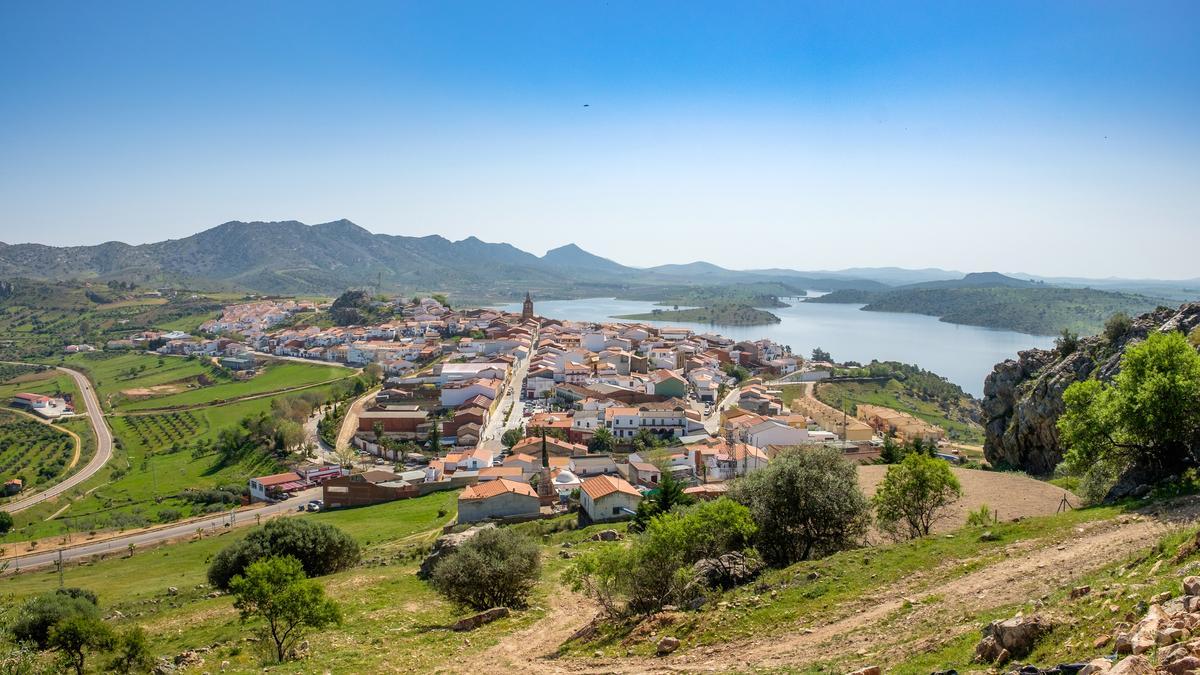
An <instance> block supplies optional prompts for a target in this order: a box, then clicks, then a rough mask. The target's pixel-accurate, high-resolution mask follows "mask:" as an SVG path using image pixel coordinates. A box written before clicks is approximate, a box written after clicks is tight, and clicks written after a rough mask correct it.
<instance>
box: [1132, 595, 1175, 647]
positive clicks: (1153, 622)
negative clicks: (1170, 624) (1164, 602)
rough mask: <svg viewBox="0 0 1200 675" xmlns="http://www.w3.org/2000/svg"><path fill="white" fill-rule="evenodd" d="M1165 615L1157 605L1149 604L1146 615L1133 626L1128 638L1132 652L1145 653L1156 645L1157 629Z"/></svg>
mask: <svg viewBox="0 0 1200 675" xmlns="http://www.w3.org/2000/svg"><path fill="white" fill-rule="evenodd" d="M1166 618H1167V617H1166V615H1165V614H1164V613H1163V610H1162V607H1160V606H1159V605H1150V607H1149V608H1148V609H1147V610H1146V617H1145V618H1143V619H1142V620H1141V621H1139V622H1138V623H1137V625H1135V626H1134V627H1133V630H1132V637H1131V638H1130V643H1131V648H1132V651H1133V653H1134V654H1145V653H1146V652H1148V651H1150V650H1151V649H1153V648H1154V647H1155V646H1157V645H1158V631H1159V628H1160V627H1161V625H1162V622H1163V620H1164V619H1166Z"/></svg>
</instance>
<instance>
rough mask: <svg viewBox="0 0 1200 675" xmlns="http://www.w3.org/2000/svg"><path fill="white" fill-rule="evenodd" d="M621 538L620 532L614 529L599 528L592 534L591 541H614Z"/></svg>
mask: <svg viewBox="0 0 1200 675" xmlns="http://www.w3.org/2000/svg"><path fill="white" fill-rule="evenodd" d="M620 538H621V533H620V532H617V531H616V530H600V531H599V532H597V533H596V534H593V535H592V541H616V540H618V539H620Z"/></svg>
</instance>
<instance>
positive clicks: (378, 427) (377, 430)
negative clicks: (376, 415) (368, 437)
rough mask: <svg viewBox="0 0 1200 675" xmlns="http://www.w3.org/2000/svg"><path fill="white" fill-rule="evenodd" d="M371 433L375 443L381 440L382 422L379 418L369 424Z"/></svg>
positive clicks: (382, 432)
mask: <svg viewBox="0 0 1200 675" xmlns="http://www.w3.org/2000/svg"><path fill="white" fill-rule="evenodd" d="M371 433H373V434H375V442H376V443H380V442H382V441H383V434H384V428H383V422H382V421H380V420H375V422H374V423H373V424H372V425H371Z"/></svg>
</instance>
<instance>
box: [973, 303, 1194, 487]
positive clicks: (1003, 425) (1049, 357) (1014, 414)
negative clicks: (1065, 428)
mask: <svg viewBox="0 0 1200 675" xmlns="http://www.w3.org/2000/svg"><path fill="white" fill-rule="evenodd" d="M1197 326H1200V303H1188V304H1185V305H1182V306H1180V307H1179V308H1178V309H1165V308H1164V309H1159V310H1157V311H1154V312H1150V313H1148V314H1143V315H1142V316H1139V317H1138V318H1136V319H1134V320H1133V324H1132V326H1131V327H1130V329H1129V330H1128V331H1126V333H1125V334H1124V335H1122V336H1120V337H1119V338H1118V339H1116V340H1114V341H1111V342H1110V341H1109V339H1108V338H1106V337H1104V336H1103V335H1096V336H1092V337H1085V338H1080V340H1079V344H1078V346H1077V347H1076V349H1075V350H1074V351H1073V352H1071V353H1070V354H1065V355H1064V354H1060V353H1058V352H1057V351H1054V350H1045V349H1030V350H1028V351H1023V352H1020V353H1018V354H1017V358H1016V359H1009V360H1007V361H1005V362H1003V363H1000V364H997V365H996V367H995V368H994V369H993V370H992V372H991V374H989V375H988V376H987V379H986V380H984V384H983V416H984V432H985V434H986V440H985V441H984V446H983V452H984V455H985V456H986V457H987V460H988V461H989V462H990V463H991V464H992V465H993V466H996V467H1010V468H1015V469H1022V470H1024V471H1028V472H1030V473H1033V474H1048V473H1050V472H1051V471H1053V470H1054V467H1055V466H1056V465H1057V464H1058V463H1059V462H1060V461H1062V456H1063V449H1062V448H1061V447H1060V446H1059V443H1058V428H1057V426H1056V425H1057V423H1058V418H1059V416H1060V415H1062V412H1063V400H1062V394H1063V391H1065V390H1066V388H1067V387H1069V386H1071V385H1072V384H1074V383H1075V382H1079V381H1082V380H1086V379H1088V378H1089V377H1097V378H1100V379H1101V380H1110V379H1112V377H1113V376H1114V375H1116V373H1117V371H1118V369H1119V368H1120V363H1121V356H1122V355H1123V354H1124V353H1125V348H1126V346H1127V345H1130V344H1133V343H1136V342H1140V341H1142V340H1144V339H1145V338H1146V336H1147V335H1148V334H1150V332H1151V331H1173V330H1178V331H1183V332H1185V333H1191V331H1193V330H1195V329H1196V327H1197Z"/></svg>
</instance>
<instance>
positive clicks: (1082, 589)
mask: <svg viewBox="0 0 1200 675" xmlns="http://www.w3.org/2000/svg"><path fill="white" fill-rule="evenodd" d="M1091 592H1092V587H1091V586H1076V587H1075V588H1072V589H1071V599H1072V600H1078V599H1079V598H1082V597H1083V596H1085V595H1087V594H1088V593H1091Z"/></svg>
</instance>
